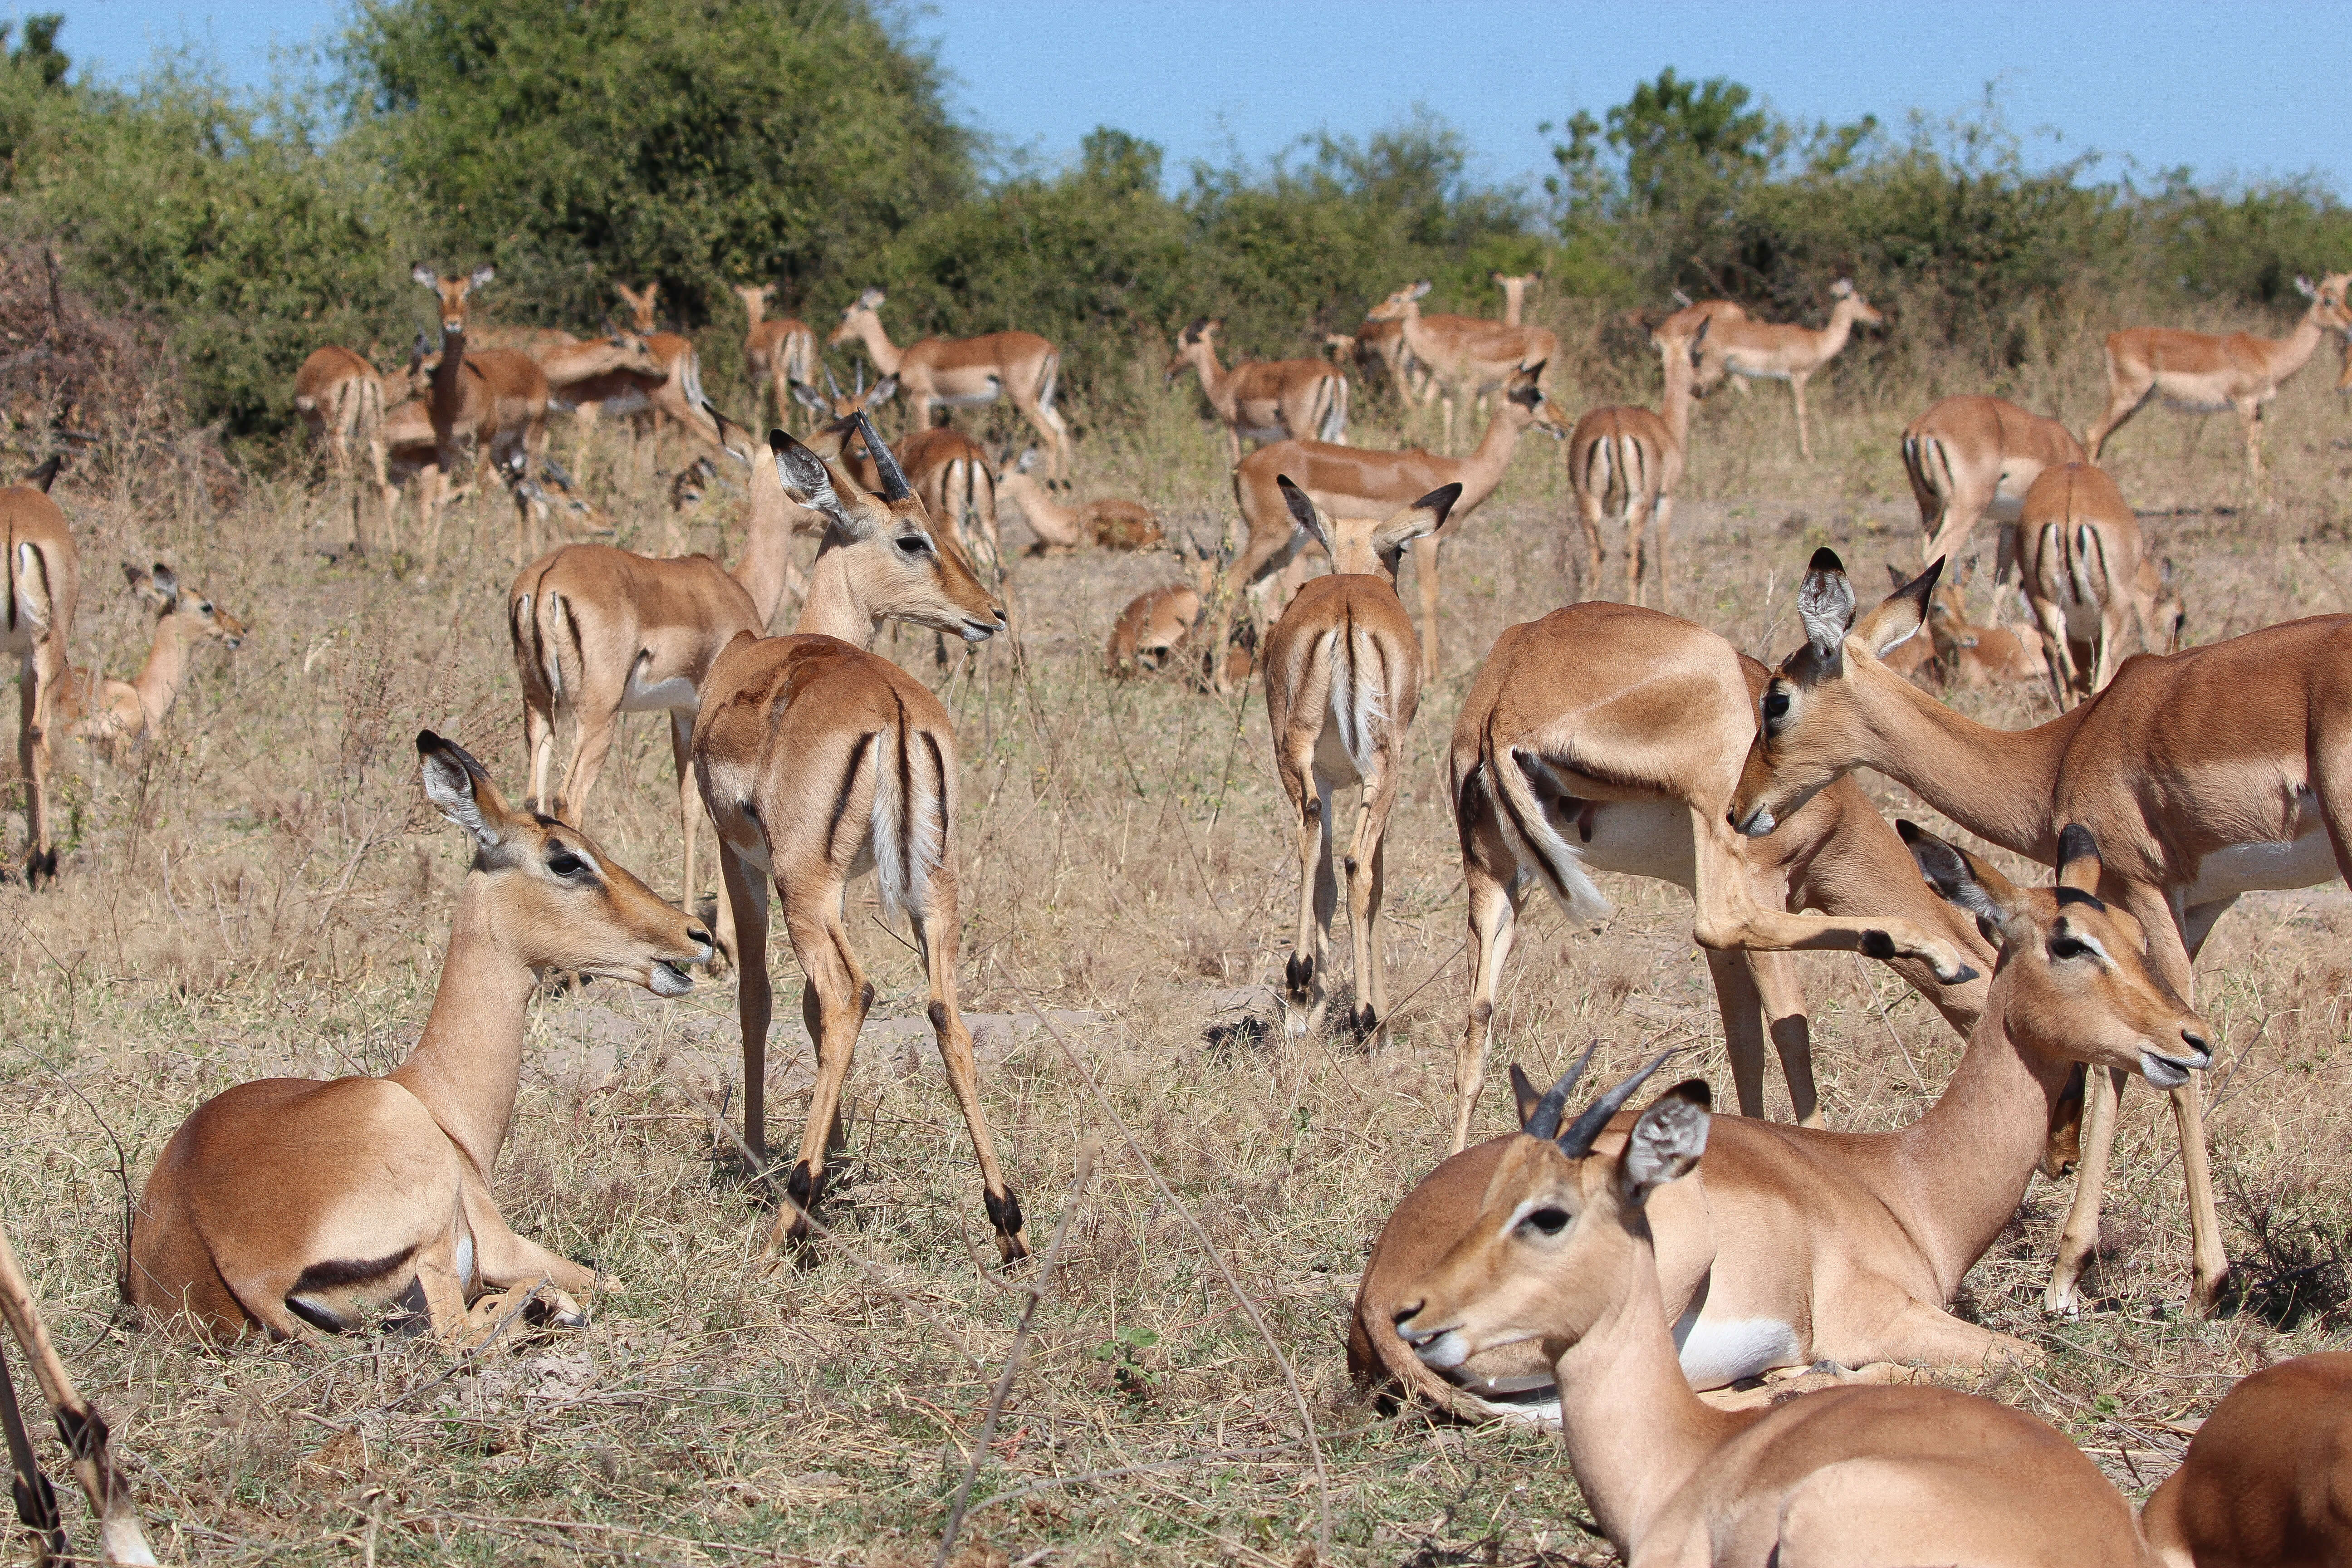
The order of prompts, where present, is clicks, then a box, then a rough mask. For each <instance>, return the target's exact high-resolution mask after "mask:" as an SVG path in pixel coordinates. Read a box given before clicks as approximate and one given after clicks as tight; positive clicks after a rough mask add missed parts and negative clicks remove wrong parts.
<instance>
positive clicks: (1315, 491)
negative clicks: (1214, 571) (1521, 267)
mask: <svg viewBox="0 0 2352 1568" xmlns="http://www.w3.org/2000/svg"><path fill="white" fill-rule="evenodd" d="M1488 324H1489V325H1492V324H1493V323H1491V322H1489V323H1488ZM1543 371H1544V367H1543V366H1542V365H1539V364H1538V365H1528V366H1525V367H1523V368H1521V369H1519V370H1517V371H1516V372H1514V373H1513V374H1512V375H1511V378H1510V381H1509V384H1507V386H1506V387H1505V389H1504V393H1503V400H1502V401H1501V402H1500V403H1499V404H1497V405H1496V407H1495V416H1494V418H1493V420H1492V421H1490V422H1489V423H1488V425H1487V426H1486V435H1485V437H1482V438H1481V439H1480V441H1479V442H1478V447H1477V449H1476V450H1475V451H1474V452H1472V453H1471V454H1470V455H1469V456H1468V457H1466V458H1440V457H1435V456H1433V455H1432V454H1431V453H1429V452H1426V451H1423V449H1422V448H1421V447H1409V448H1407V449H1406V450H1404V451H1402V452H1381V451H1376V450H1374V449H1372V448H1371V447H1340V446H1335V445H1333V444H1331V443H1330V442H1328V441H1276V443H1275V444H1274V445H1272V446H1270V447H1259V448H1258V449H1257V450H1256V451H1255V452H1252V453H1251V454H1250V455H1249V456H1248V457H1246V458H1243V459H1242V460H1241V464H1240V466H1239V467H1237V468H1234V500H1236V501H1238V502H1239V503H1240V506H1241V513H1242V521H1243V523H1244V526H1245V527H1246V528H1247V529H1248V530H1249V539H1248V542H1246V543H1245V544H1244V546H1243V548H1242V552H1241V555H1240V557H1239V559H1237V560H1235V561H1234V563H1233V566H1232V568H1231V569H1230V570H1228V571H1227V573H1226V574H1225V603H1224V604H1223V606H1222V607H1221V608H1220V610H1219V620H1220V625H1219V628H1218V634H1217V636H1216V637H1214V638H1213V639H1212V640H1211V643H1210V646H1211V647H1223V646H1224V641H1225V638H1224V631H1225V627H1226V626H1230V625H1231V623H1232V618H1233V614H1234V603H1235V601H1236V600H1237V599H1238V598H1239V597H1240V595H1241V592H1242V590H1243V589H1244V588H1246V587H1248V586H1249V585H1250V584H1254V583H1256V582H1258V581H1260V580H1261V579H1263V578H1265V577H1268V576H1271V575H1272V574H1275V573H1276V572H1279V571H1280V570H1282V569H1283V568H1284V567H1286V566H1287V565H1289V564H1290V563H1291V561H1292V559H1293V558H1294V557H1295V556H1297V553H1298V551H1299V547H1300V545H1301V544H1303V543H1304V542H1306V539H1307V535H1306V534H1305V533H1304V532H1302V531H1300V529H1299V527H1298V523H1297V519H1295V518H1293V517H1292V516H1291V515H1290V507H1289V503H1288V502H1287V501H1286V500H1284V498H1283V494H1282V489H1281V486H1280V485H1279V484H1277V483H1276V480H1277V479H1280V478H1281V477H1282V476H1283V475H1288V476H1289V477H1290V478H1291V479H1292V480H1293V481H1294V482H1296V483H1297V486H1298V488H1299V489H1303V490H1305V491H1306V492H1307V495H1308V496H1309V497H1311V498H1312V499H1313V500H1314V502H1315V504H1316V505H1318V506H1319V507H1321V508H1322V509H1323V510H1325V511H1326V512H1328V513H1330V514H1331V515H1333V516H1335V517H1338V516H1346V517H1386V516H1388V515H1389V514H1390V513H1391V512H1393V511H1394V510H1396V509H1397V508H1399V507H1401V506H1403V505H1404V504H1406V503H1407V502H1408V501H1410V500H1412V499H1413V498H1414V497H1416V496H1425V495H1427V494H1428V493H1429V492H1430V491H1432V490H1433V489H1438V488H1439V487H1440V486H1443V485H1449V484H1454V483H1456V482H1458V483H1460V485H1461V486H1462V498H1461V499H1460V500H1457V501H1455V502H1454V509H1453V510H1452V512H1451V513H1449V514H1448V516H1447V518H1446V520H1445V527H1444V530H1443V531H1440V532H1437V533H1433V534H1430V535H1428V536H1426V537H1424V538H1422V539H1419V540H1416V541H1414V542H1413V547H1412V559H1413V571H1414V574H1416V575H1417V576H1418V577H1419V578H1420V580H1421V667H1422V669H1423V673H1424V674H1428V675H1434V674H1436V673H1437V672H1438V671H1439V669H1440V668H1442V667H1441V666H1440V664H1439V662H1438V647H1437V554H1438V551H1439V549H1440V548H1441V547H1442V546H1443V545H1444V542H1445V541H1446V539H1447V538H1449V537H1450V536H1451V535H1453V534H1454V533H1456V532H1459V531H1461V528H1462V524H1463V522H1464V521H1465V519H1466V518H1468V517H1469V515H1470V514H1471V513H1472V512H1474V511H1475V510H1477V509H1478V506H1479V504H1480V503H1481V502H1483V501H1485V500H1486V498H1487V497H1488V496H1490V495H1493V494H1494V493H1495V487H1496V486H1497V485H1499V484H1501V483H1502V482H1503V470H1504V469H1505V468H1507V467H1508V466H1509V465H1510V461H1511V454H1512V452H1513V451H1514V450H1516V449H1517V447H1518V444H1519V436H1520V434H1521V433H1522V432H1524V431H1526V430H1528V429H1529V428H1531V427H1532V428H1534V429H1538V430H1541V431H1542V432H1543V433H1544V434H1546V435H1547V436H1549V437H1552V438H1553V439H1555V440H1558V439H1559V438H1560V437H1565V436H1566V435H1567V434H1568V421H1567V420H1566V418H1564V417H1563V416H1561V414H1560V411H1559V405H1556V404H1554V403H1553V402H1552V401H1551V399H1550V398H1549V397H1547V396H1545V395H1544V390H1543V384H1542V376H1543Z"/></svg>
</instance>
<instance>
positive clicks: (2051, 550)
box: [2017, 463, 2182, 710]
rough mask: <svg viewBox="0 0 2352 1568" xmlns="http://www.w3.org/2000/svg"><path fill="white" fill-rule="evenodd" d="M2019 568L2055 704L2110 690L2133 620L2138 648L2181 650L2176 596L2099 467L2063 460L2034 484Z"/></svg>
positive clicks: (2024, 516)
mask: <svg viewBox="0 0 2352 1568" xmlns="http://www.w3.org/2000/svg"><path fill="white" fill-rule="evenodd" d="M2017 565H2018V572H2019V574H2020V575H2021V577H2022V578H2023V580H2024V584H2025V603H2026V606H2027V607H2028V608H2029V609H2031V610H2032V612H2033V620H2034V624H2035V625H2036V626H2040V627H2041V628H2042V652H2043V654H2044V655H2045V657H2046V660H2047V663H2048V667H2049V671H2050V694H2051V696H2052V698H2053V700H2056V702H2057V704H2058V706H2059V708H2060V709H2061V710H2063V709H2067V708H2071V707H2073V706H2074V703H2075V702H2076V701H2077V700H2080V699H2081V698H2084V697H2089V696H2092V695H2094V694H2095V693H2097V692H2100V691H2104V690H2105V689H2106V685H2107V682H2108V681H2109V680H2111V679H2114V678H2115V673H2116V660H2117V658H2120V657H2121V654H2122V645H2123V638H2124V628H2125V627H2126V626H2129V625H2131V624H2132V623H2134V622H2137V623H2138V625H2139V639H2140V646H2141V647H2146V648H2149V649H2155V648H2156V645H2157V643H2158V641H2159V640H2161V641H2163V643H2164V647H2163V648H2162V650H2161V651H2163V652H2165V653H2170V652H2171V651H2172V650H2173V649H2174V648H2175V647H2178V646H2179V625H2180V620H2181V618H2182V616H2181V609H2180V602H2179V598H2178V596H2177V595H2173V594H2172V592H2171V584H2170V583H2169V581H2168V578H2167V575H2166V574H2164V573H2163V572H2161V571H2159V569H2158V566H2157V563H2156V562H2155V561H2154V560H2153V559H2151V558H2150V557H2149V556H2148V555H2147V552H2146V546H2145V543H2144V542H2143V541H2142V540H2141V538H2140V531H2139V519H2138V518H2137V517H2136V516H2134V515H2133V514H2132V509H2131V507H2130V505H2129V503H2127V502H2126V500H2124V495H2123V491H2121V490H2119V489H2116V482H2115V480H2113V479H2109V478H2108V477H2107V473H2106V470H2105V469H2104V468H2093V467H2092V466H2091V465H2090V464H2088V463H2067V464H2063V465H2062V466H2060V467H2058V468H2048V469H2044V470H2043V472H2042V477H2041V478H2040V479H2036V480H2034V481H2033V488H2032V489H2030V490H2028V491H2026V492H2025V505H2024V507H2023V509H2022V510H2021V512H2020V513H2019V517H2018V523H2017ZM2166 623H2169V624H2168V625H2167V624H2166Z"/></svg>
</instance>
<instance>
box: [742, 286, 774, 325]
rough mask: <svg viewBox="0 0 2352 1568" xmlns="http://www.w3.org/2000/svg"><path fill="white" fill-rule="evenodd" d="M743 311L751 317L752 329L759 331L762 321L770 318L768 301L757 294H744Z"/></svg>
mask: <svg viewBox="0 0 2352 1568" xmlns="http://www.w3.org/2000/svg"><path fill="white" fill-rule="evenodd" d="M743 313H744V314H745V315H747V316H749V317H751V329H752V331H758V330H759V327H760V323H761V321H766V320H767V319H768V302H767V301H766V300H762V299H761V298H760V297H759V296H758V295H757V294H746V295H744V296H743Z"/></svg>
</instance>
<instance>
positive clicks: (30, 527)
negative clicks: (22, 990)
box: [0, 458, 81, 887]
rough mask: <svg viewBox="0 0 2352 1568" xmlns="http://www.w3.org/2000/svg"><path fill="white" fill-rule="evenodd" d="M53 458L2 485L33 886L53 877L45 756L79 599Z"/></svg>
mask: <svg viewBox="0 0 2352 1568" xmlns="http://www.w3.org/2000/svg"><path fill="white" fill-rule="evenodd" d="M57 477H58V459H56V458H50V459H49V460H48V461H47V462H46V463H44V464H42V465H41V466H40V467H39V468H36V469H35V470H34V471H33V472H32V474H31V475H30V476H28V477H27V478H26V481H25V482H24V483H23V484H20V485H10V486H9V487H8V488H7V489H0V529H5V531H6V532H7V544H8V605H7V623H6V635H5V640H0V650H5V652H8V653H13V654H15V655H16V689H17V694H18V696H19V697H20V698H21V699H22V705H21V707H20V708H19V710H18V711H19V718H18V720H17V724H16V765H17V768H18V770H19V772H20V773H21V774H22V776H23V778H24V780H25V830H26V835H25V836H26V856H25V880H26V882H27V883H29V884H31V885H32V886H34V887H38V886H40V885H41V884H42V883H43V882H45V881H48V880H50V879H54V878H55V877H56V876H57V874H58V852H57V850H56V849H54V848H52V847H50V842H49V758H50V752H51V750H52V747H53V745H54V739H53V731H55V730H56V728H57V725H58V720H59V717H60V715H59V712H58V706H59V703H60V701H61V700H63V699H64V697H65V695H66V689H67V687H68V684H69V683H70V682H71V680H72V679H73V675H72V671H71V669H70V668H69V667H68V665H67V663H66V640H67V639H68V637H71V636H72V635H73V623H74V612H75V611H76V610H77V609H78V608H79V606H80V604H81V552H79V550H77V549H75V548H74V539H73V530H72V529H71V528H70V527H68V526H67V523H66V514H65V513H64V512H62V511H60V510H58V503H57V502H55V501H53V500H50V499H49V486H50V484H51V483H52V482H53V481H54V480H55V479H57Z"/></svg>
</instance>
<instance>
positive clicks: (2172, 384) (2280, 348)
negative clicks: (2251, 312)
mask: <svg viewBox="0 0 2352 1568" xmlns="http://www.w3.org/2000/svg"><path fill="white" fill-rule="evenodd" d="M2294 287H2295V292H2297V293H2299V294H2301V295H2302V296H2303V297H2304V298H2305V299H2306V300H2310V301H2311V304H2310V306H2309V308H2308V309H2306V310H2305V311H2304V312H2303V319H2302V320H2300V321H2296V322H2295V324H2294V331H2291V332H2289V333H2288V334H2287V335H2286V336H2285V337H2284V338H2258V337H2255V336H2254V335H2253V334H2252V333H2251V332H2231V334H2230V335H2229V336H2227V337H2216V336H2214V335H2213V334H2211V333H2210V332H2189V331H2180V330H2179V328H2176V327H2131V328H2128V329H2126V330H2125V331H2120V332H2114V333H2111V334H2109V336H2108V338H2107V411H2106V412H2105V414H2102V415H2100V416H2099V417H2098V420H2097V422H2096V423H2095V424H2094V425H2093V426H2091V431H2090V434H2089V435H2088V436H2086V437H2084V446H2086V447H2089V448H2090V457H2091V461H2093V462H2097V461H2098V460H2099V455H2100V453H2102V452H2103V451H2105V449H2106V445H2107V438H2108V437H2111V436H2113V435H2114V434H2115V433H2116V431H2117V430H2120V429H2121V428H2123V426H2124V423H2125V422H2126V420H2128V419H2130V418H2131V416H2133V415H2135V414H2137V413H2138V412H2139V411H2140V409H2141V408H2143V407H2145V406H2146V405H2147V400H2148V399H2149V398H2151V397H2161V398H2162V399H2163V400H2164V401H2165V402H2167V403H2168V404H2170V405H2172V406H2173V407H2175V408H2179V409H2182V410H2185V411H2187V412H2189V413H2191V414H2210V413H2213V412H2216V411H2218V410H2220V409H2223V408H2234V409H2236V410H2237V411H2238V427H2239V429H2240V430H2241V431H2242V432H2243V434H2244V436H2245V443H2246V483H2247V488H2248V489H2251V490H2252V492H2253V494H2254V495H2255V497H2256V498H2257V499H2260V498H2262V497H2263V495H2264V494H2265V493H2266V491H2267V489H2268V483H2269V481H2268V480H2267V479H2266V478H2265V477H2264V475H2263V404H2265V403H2268V402H2269V401H2270V400H2271V399H2273V398H2274V397H2276V396H2277V395H2278V393H2279V388H2280V387H2282V386H2284V385H2285V384H2286V382H2287V378H2288V377H2290V376H2292V375H2294V373H2295V372H2297V371H2299V370H2301V369H2302V368H2303V367H2304V366H2305V364H2306V363H2309V362H2310V359H2311V356H2312V355H2313V354H2314V353H2317V352H2318V349H2319V340H2320V339H2321V338H2322V337H2323V336H2325V335H2326V333H2327V331H2329V330H2330V329H2334V330H2336V331H2352V307H2347V305H2346V303H2345V291H2346V289H2352V272H2332V273H2330V274H2328V275H2327V276H2326V278H2323V279H2320V282H2319V287H2318V288H2316V289H2314V288H2313V287H2312V286H2311V280H2310V279H2307V278H2298V279H2295V280H2294Z"/></svg>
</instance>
